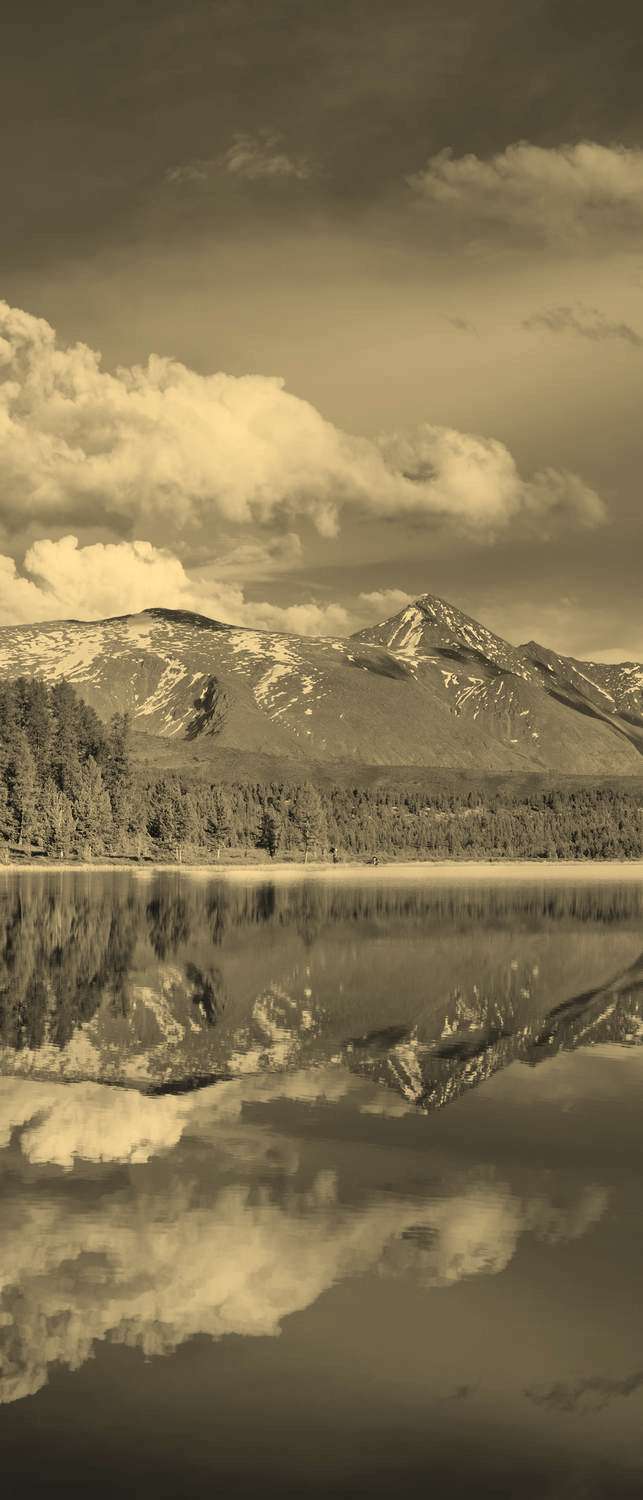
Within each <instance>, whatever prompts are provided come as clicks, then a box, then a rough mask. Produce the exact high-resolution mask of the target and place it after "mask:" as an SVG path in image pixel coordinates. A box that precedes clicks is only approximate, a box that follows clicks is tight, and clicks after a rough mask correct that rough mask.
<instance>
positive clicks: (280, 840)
mask: <svg viewBox="0 0 643 1500" xmlns="http://www.w3.org/2000/svg"><path fill="white" fill-rule="evenodd" d="M642 828H643V798H642V795H641V791H640V789H639V788H637V787H633V788H632V790H627V789H626V790H624V789H622V788H613V787H610V786H609V785H605V784H603V783H599V784H597V785H596V786H595V787H590V788H588V787H585V788H582V789H579V788H575V789H572V788H569V789H565V788H562V789H561V788H559V787H556V788H552V789H547V788H538V789H535V790H533V791H525V790H524V789H523V790H521V791H516V792H512V791H511V790H507V788H506V787H504V788H503V790H502V792H495V793H494V792H489V791H484V790H480V791H475V790H466V789H462V790H460V791H454V792H451V793H446V792H444V791H438V790H436V789H435V788H433V789H432V788H431V786H430V784H429V774H428V773H427V787H426V789H421V788H418V787H413V788H411V789H409V788H408V787H406V788H405V787H402V786H400V787H395V786H394V785H389V786H386V787H378V786H370V787H367V786H364V785H359V784H358V782H357V777H356V784H355V785H352V786H350V785H349V786H345V785H341V786H340V785H322V786H315V785H314V784H313V783H312V782H310V781H306V780H302V781H301V782H298V781H294V780H291V781H288V780H284V781H276V782H265V783H263V782H241V781H239V782H226V783H224V782H217V781H216V780H214V779H212V780H211V781H195V780H194V779H191V778H190V777H189V776H183V775H181V774H179V773H177V772H168V773H166V774H164V775H158V774H155V773H154V772H153V771H150V770H149V769H146V768H145V767H143V766H141V765H138V764H137V763H136V761H135V759H134V758H133V756H132V752H131V746H130V727H129V723H128V720H127V717H126V716H124V715H121V714H116V715H115V716H114V717H113V719H112V720H111V722H110V723H109V724H107V725H105V724H103V723H102V722H101V720H100V719H99V718H98V717H97V715H96V714H95V713H94V712H93V710H92V709H91V708H89V707H88V706H87V705H86V704H85V703H83V701H82V699H81V698H79V696H78V695H77V694H76V693H75V691H74V690H73V688H72V687H71V686H70V685H69V684H68V683H66V682H64V681H62V682H57V683H55V684H54V685H53V686H48V685H47V684H45V683H43V682H42V681H40V680H38V679H33V680H32V679H29V680H28V679H25V678H19V679H16V680H14V681H5V682H2V683H0V862H4V863H7V862H9V861H10V860H13V859H15V858H16V857H18V858H21V859H30V858H38V857H42V856H43V855H44V856H48V857H50V858H52V857H53V858H57V859H64V858H69V857H70V856H73V857H77V858H79V859H83V860H90V859H93V858H100V857H101V856H102V857H106V856H108V857H111V856H118V857H127V858H134V859H138V860H146V859H151V860H158V859H163V860H171V861H179V862H193V861H196V860H199V861H217V860H224V859H226V858H239V857H243V858H249V857H252V858H255V859H265V860H266V861H270V860H271V859H289V860H307V859H308V858H311V859H316V860H319V859H323V860H334V861H337V862H341V861H349V860H362V861H368V860H371V859H380V858H381V859H404V858H406V859H444V858H448V859H458V858H461V859H488V858H493V859H512V858H513V859H552V860H556V859H638V858H640V857H641V853H642Z"/></svg>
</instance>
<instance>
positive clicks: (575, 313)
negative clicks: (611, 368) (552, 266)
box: [523, 307, 643, 349]
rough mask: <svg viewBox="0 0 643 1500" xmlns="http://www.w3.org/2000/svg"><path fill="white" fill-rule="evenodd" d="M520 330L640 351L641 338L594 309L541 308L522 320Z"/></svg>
mask: <svg viewBox="0 0 643 1500" xmlns="http://www.w3.org/2000/svg"><path fill="white" fill-rule="evenodd" d="M523 328H528V329H531V328H537V329H539V328H544V329H546V330H547V331H548V332H549V333H575V334H578V336H579V338H582V339H589V340H590V341H591V342H592V343H598V344H600V343H604V342H605V341H611V340H613V339H616V340H618V341H619V342H620V343H623V344H629V345H630V346H631V348H632V349H641V348H643V337H642V336H641V334H640V333H637V332H636V329H635V328H631V327H630V325H629V323H616V322H613V321H611V320H610V319H609V318H606V317H605V315H604V313H602V312H599V310H598V308H597V307H544V308H543V310H542V312H539V313H534V314H533V315H532V316H531V317H530V318H525V320H524V322H523Z"/></svg>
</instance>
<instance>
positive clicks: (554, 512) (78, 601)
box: [0, 0, 643, 660]
mask: <svg viewBox="0 0 643 1500" xmlns="http://www.w3.org/2000/svg"><path fill="white" fill-rule="evenodd" d="M3 32H4V37H3V50H2V57H1V58H0V90H1V97H2V100H3V108H4V117H5V119H4V124H5V128H4V130H3V131H2V132H1V133H0V192H1V195H2V197H1V201H2V210H3V233H2V248H1V256H0V264H1V267H2V277H1V279H0V297H2V298H3V299H4V301H3V302H2V305H1V306H0V623H3V624H10V623H15V622H27V621H31V620H39V619H47V618H60V617H69V616H72V617H78V618H95V617H99V616H101V615H113V614H121V613H125V612H127V611H128V610H136V609H142V608H145V607H146V606H148V605H152V604H157V605H166V606H168V607H181V608H191V609H197V610H200V611H201V612H202V613H204V614H210V615H214V616H216V617H218V618H220V619H224V620H229V621H231V622H233V623H241V624H248V625H252V626H255V627H256V626H259V627H266V628H274V629H291V630H297V631H302V632H305V633H311V634H323V633H325V634H344V633H347V632H349V631H351V630H354V629H358V628H360V627H363V626H364V625H365V624H367V623H369V621H375V620H379V619H382V618H384V617H385V616H387V615H391V614H394V613H396V611H397V610H398V609H399V608H400V607H402V606H403V605H404V603H405V602H406V601H408V600H409V599H412V598H415V597H417V596H418V595H419V594H422V593H425V592H430V593H436V594H438V595H441V596H442V597H446V598H448V599H449V600H451V602H452V603H454V604H456V605H458V606H459V607H460V608H462V609H464V610H466V611H468V612H469V613H471V614H473V615H474V616H476V617H477V618H482V619H483V621H484V623H485V624H487V625H488V626H490V627H492V628H494V629H495V630H497V631H499V632H500V633H501V634H503V635H506V636H507V637H508V638H509V639H511V640H512V641H515V642H519V641H526V640H528V639H537V640H540V641H541V642H543V643H544V644H546V645H548V646H551V647H554V648H556V649H558V650H561V651H564V652H567V653H570V654H573V655H576V656H581V657H586V658H591V659H599V660H600V659H602V660H619V659H635V660H636V659H643V620H642V618H641V609H640V593H641V558H642V555H643V547H642V542H643V521H642V519H641V502H640V474H641V471H642V468H643V427H642V424H641V421H640V419H639V406H640V397H641V372H642V370H643V234H642V231H643V96H642V95H641V89H640V77H641V70H642V68H643V17H641V13H640V7H639V6H638V5H636V3H634V0H627V3H625V0H613V3H612V4H611V5H610V6H609V7H605V6H604V5H599V4H598V3H595V0H485V4H484V5H481V4H480V0H448V3H447V0H341V3H340V0H324V4H320V3H318V0H316V3H312V0H172V3H171V4H170V3H169V0H138V3H137V0H109V3H108V0H99V3H96V0H83V3H82V4H81V3H66V4H65V5H64V6H63V7H59V6H57V7H52V6H51V4H50V3H48V0H23V3H22V4H21V5H20V7H16V8H15V9H14V13H13V15H12V16H11V17H10V18H9V19H8V20H7V21H6V22H5V24H4V27H3Z"/></svg>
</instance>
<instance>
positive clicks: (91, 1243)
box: [0, 1073, 587, 1401]
mask: <svg viewBox="0 0 643 1500" xmlns="http://www.w3.org/2000/svg"><path fill="white" fill-rule="evenodd" d="M349 1086H350V1085H349V1083H348V1081H347V1080H346V1079H342V1078H339V1079H338V1078H337V1076H336V1073H335V1077H333V1076H332V1075H330V1074H323V1073H320V1074H318V1075H315V1076H313V1075H312V1074H310V1073H308V1074H305V1075H302V1074H300V1075H293V1076H291V1077H280V1078H278V1079H275V1078H272V1079H270V1078H265V1077H264V1078H260V1079H244V1080H231V1081H230V1082H228V1083H221V1084H217V1085H215V1086H214V1087H211V1088H208V1089H204V1090H203V1091H201V1092H200V1093H198V1094H196V1095H195V1094H193V1095H189V1096H185V1095H184V1096H181V1097H180V1098H171V1097H167V1096H165V1097H161V1098H155V1099H152V1098H145V1097H143V1096H140V1095H138V1094H130V1093H129V1092H128V1091H126V1090H121V1089H119V1090H115V1089H110V1088H108V1087H106V1086H105V1085H100V1084H93V1085H88V1084H83V1085H64V1084H63V1085H61V1084H42V1085H41V1084H34V1083H32V1082H26V1081H24V1080H20V1081H17V1080H5V1081H4V1082H3V1084H2V1088H1V1089H0V1101H2V1107H3V1116H2V1141H3V1143H5V1144H6V1143H7V1141H8V1140H9V1139H10V1137H11V1136H12V1134H13V1133H14V1132H18V1133H19V1136H18V1142H17V1144H18V1146H19V1149H20V1150H21V1152H22V1156H23V1158H24V1160H23V1168H22V1171H21V1172H20V1173H16V1174H13V1175H12V1178H11V1180H10V1181H9V1180H8V1191H7V1193H6V1194H5V1198H4V1201H3V1213H2V1219H1V1221H0V1370H1V1375H0V1401H14V1400H18V1399H20V1398H21V1397H25V1396H28V1395H30V1394H33V1393H34V1392H35V1391H37V1390H39V1389H40V1388H41V1386H42V1385H43V1384H44V1383H45V1382H46V1380H47V1377H48V1371H49V1368H50V1366H51V1365H53V1364H54V1363H59V1364H64V1365H67V1366H68V1367H70V1368H72V1369H77V1368H78V1367H79V1366H80V1365H81V1364H82V1363H83V1362H84V1361H85V1360H87V1359H89V1358H90V1357H91V1353H92V1349H93V1346H94V1345H95V1343H96V1342H98V1341H100V1340H107V1341H110V1342H112V1343H115V1344H125V1345H128V1346H130V1347H132V1348H137V1349H140V1350H142V1351H143V1352H144V1353H145V1354H147V1355H154V1354H156V1355H162V1354H166V1353H168V1352H170V1351H171V1350H173V1349H175V1348H177V1347H178V1345H179V1344H181V1343H184V1342H185V1341H186V1340H187V1339H189V1338H192V1337H193V1336H195V1335H197V1334H202V1335H207V1336H209V1337H210V1338H215V1339H216V1338H221V1337H223V1336H224V1335H226V1334H232V1333H233V1334H237V1335H239V1336H243V1337H275V1336H277V1335H278V1334H279V1332H280V1330H281V1326H282V1323H283V1320H284V1319H285V1318H286V1317H289V1316H290V1315H291V1314H292V1313H294V1312H297V1311H301V1310H303V1309H305V1308H307V1307H310V1306H311V1305H312V1304H313V1303H314V1302H315V1301H316V1300H317V1298H319V1297H320V1296H321V1295H322V1293H323V1292H325V1291H326V1290H328V1289H329V1288H330V1287H331V1286H333V1285H334V1284H335V1283H336V1282H337V1281H338V1280H340V1279H342V1278H345V1277H347V1276H354V1275H359V1274H363V1273H365V1272H368V1271H374V1270H377V1269H380V1270H381V1271H382V1273H383V1274H386V1275H389V1276H391V1275H402V1274H406V1273H407V1272H411V1273H412V1274H413V1275H415V1276H417V1275H419V1276H420V1279H421V1280H422V1281H423V1282H424V1283H425V1284H428V1285H431V1286H443V1287H448V1286H452V1285H455V1284H456V1283H457V1282H459V1281H460V1280H462V1279H463V1278H464V1277H469V1276H479V1275H494V1274H499V1273H500V1272H501V1271H502V1270H503V1269H504V1268H505V1267H506V1266H507V1265H508V1263H509V1261H510V1260H511V1258H512V1256H513V1254H514V1253H515V1250H516V1247H517V1245H518V1242H519V1239H520V1236H521V1235H522V1234H523V1233H524V1232H526V1231H530V1230H531V1231H532V1232H534V1233H536V1234H538V1233H540V1221H541V1216H542V1212H543V1205H544V1214H545V1219H546V1220H547V1219H548V1217H549V1214H550V1212H551V1211H552V1210H551V1207H550V1206H549V1207H548V1202H547V1200H540V1199H538V1200H532V1199H530V1198H527V1199H522V1198H519V1197H516V1196H514V1195H513V1194H512V1192H511V1191H510V1189H509V1188H508V1187H507V1186H506V1184H504V1183H499V1182H496V1181H495V1180H494V1179H493V1178H490V1177H489V1175H488V1174H485V1176H484V1178H483V1179H482V1180H481V1181H480V1182H471V1181H469V1180H467V1179H466V1176H465V1174H464V1173H460V1174H458V1173H456V1174H450V1176H449V1179H448V1183H447V1184H445V1188H446V1191H445V1192H443V1193H441V1194H440V1195H439V1196H438V1197H437V1198H436V1195H435V1192H434V1191H432V1193H431V1196H430V1197H428V1198H424V1199H423V1198H422V1197H420V1196H419V1195H418V1194H417V1192H416V1191H414V1192H412V1193H410V1194H408V1195H405V1193H404V1191H403V1190H400V1191H399V1192H398V1193H397V1194H391V1193H384V1194H382V1195H380V1196H379V1197H378V1196H377V1195H371V1196H369V1198H368V1200H367V1202H365V1203H364V1204H362V1205H361V1207H360V1211H359V1212H355V1207H354V1205H353V1204H352V1203H351V1201H350V1196H349V1197H346V1196H345V1195H344V1194H343V1193H341V1192H340V1191H339V1184H338V1178H337V1173H336V1172H335V1171H334V1170H333V1169H332V1167H330V1166H322V1167H321V1168H320V1167H319V1166H318V1165H317V1164H315V1166H314V1167H313V1169H312V1171H311V1168H310V1166H309V1164H308V1162H307V1161H306V1160H305V1159H301V1160H300V1156H299V1151H298V1149H297V1146H296V1145H295V1146H293V1142H292V1141H291V1140H290V1139H289V1138H285V1137H283V1136H279V1135H274V1134H271V1135H269V1136H267V1132H266V1129H265V1125H263V1124H260V1125H253V1124H252V1120H251V1119H247V1118H245V1119H244V1116H243V1106H244V1103H247V1102H249V1103H252V1102H253V1101H255V1102H256V1101H257V1100H259V1101H261V1100H263V1101H264V1102H268V1101H269V1100H270V1099H276V1098H281V1097H291V1098H302V1099H306V1098H314V1099H321V1098H325V1097H328V1098H334V1097H337V1091H338V1090H339V1091H340V1093H341V1092H342V1091H344V1092H345V1091H346V1088H347V1087H349ZM179 1137H180V1138H181V1139H180V1154H178V1153H177V1152H176V1151H175V1147H176V1145H177V1140H178V1138H179ZM298 1144H299V1143H297V1145H298ZM79 1157H83V1158H84V1159H85V1160H86V1161H89V1162H91V1163H94V1164H100V1163H103V1164H108V1163H110V1162H112V1163H115V1164H118V1163H123V1164H125V1166H126V1167H128V1168H129V1167H130V1166H131V1165H133V1166H134V1168H135V1169H134V1170H127V1171H126V1172H125V1173H123V1174H122V1175H121V1177H120V1179H119V1186H118V1191H117V1192H115V1191H113V1190H112V1191H108V1192H104V1193H102V1192H100V1190H99V1185H100V1181H101V1179H100V1175H99V1170H100V1169H99V1167H97V1165H93V1166H92V1167H91V1168H90V1174H91V1182H92V1194H93V1196H92V1204H91V1211H90V1212H88V1211H87V1203H86V1199H85V1195H84V1193H83V1191H82V1184H83V1181H84V1169H83V1167H82V1165H81V1164H80V1163H79V1160H78V1158H79ZM222 1157H223V1161H222ZM46 1163H50V1164H54V1165H56V1164H57V1165H59V1166H64V1167H66V1168H67V1169H68V1170H67V1173H66V1175H65V1176H64V1177H62V1178H60V1179H59V1180H58V1181H57V1183H56V1190H55V1192H53V1193H51V1192H48V1191H47V1183H46V1182H45V1183H42V1182H40V1181H39V1178H38V1171H39V1168H40V1167H41V1166H42V1165H44V1164H46ZM222 1165H223V1172H221V1166H222ZM111 1171H112V1168H110V1174H111ZM258 1172H260V1173H261V1176H260V1179H259V1181H260V1188H261V1190H260V1191H258V1190H257V1180H258ZM36 1182H38V1184H39V1191H38V1193H37V1194H36V1193H35V1192H34V1183H36ZM111 1182H112V1178H111V1175H110V1183H111ZM433 1186H434V1185H433ZM582 1196H583V1195H581V1198H582ZM569 1212H570V1217H571V1222H572V1223H574V1224H576V1223H578V1221H579V1218H580V1219H582V1218H583V1213H582V1212H581V1213H580V1215H579V1212H578V1208H577V1206H576V1205H575V1204H574V1203H572V1204H571V1207H570V1210H569ZM556 1213H557V1214H558V1215H559V1216H560V1215H561V1213H564V1211H562V1210H559V1209H557V1210H556ZM585 1218H587V1215H586V1214H585Z"/></svg>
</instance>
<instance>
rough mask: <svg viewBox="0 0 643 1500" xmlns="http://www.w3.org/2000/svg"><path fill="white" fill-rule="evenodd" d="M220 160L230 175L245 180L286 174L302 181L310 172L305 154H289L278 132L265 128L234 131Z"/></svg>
mask: <svg viewBox="0 0 643 1500" xmlns="http://www.w3.org/2000/svg"><path fill="white" fill-rule="evenodd" d="M223 161H224V164H225V168H226V171H228V172H230V173H231V174H232V176H233V177H245V178H247V179H248V181H249V182H256V181H257V180H258V179H259V178H288V177H290V178H295V179H296V180H297V181H299V182H305V181H306V179H307V178H308V177H311V176H312V172H313V169H312V166H311V163H310V162H309V160H308V158H307V157H305V156H291V155H290V154H289V152H287V151H285V150H284V149H283V146H282V136H281V135H279V134H278V132H276V131H269V130H261V131H258V132H257V134H256V135H249V134H244V133H241V134H238V135H235V136H234V138H233V141H232V144H231V145H230V146H229V147H228V150H227V151H226V153H225V155H224V158H223Z"/></svg>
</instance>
